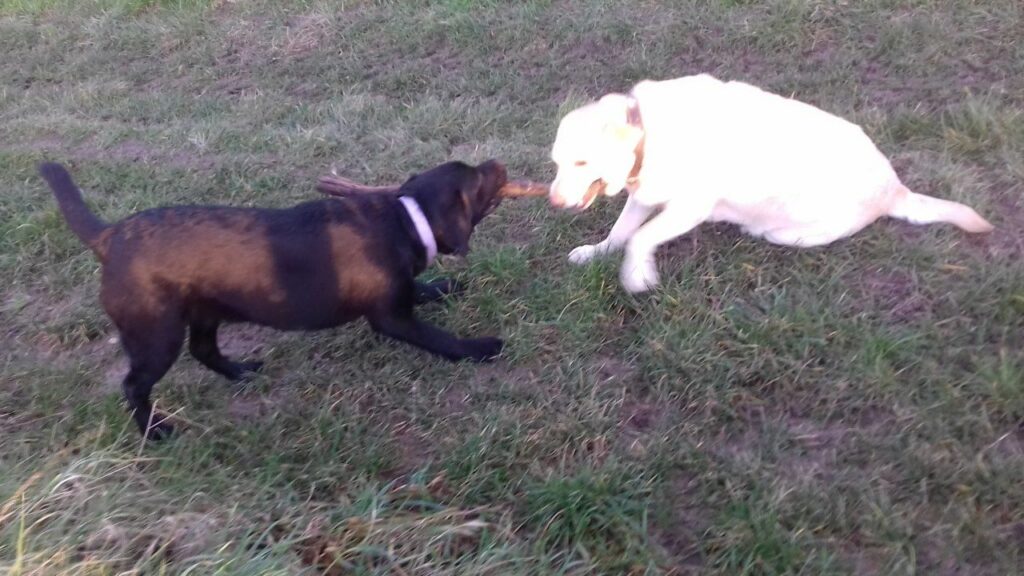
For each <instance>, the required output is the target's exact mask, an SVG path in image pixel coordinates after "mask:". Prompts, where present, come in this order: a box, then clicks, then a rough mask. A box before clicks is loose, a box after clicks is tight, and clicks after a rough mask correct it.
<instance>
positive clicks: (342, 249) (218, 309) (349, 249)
mask: <svg viewBox="0 0 1024 576" xmlns="http://www.w3.org/2000/svg"><path fill="white" fill-rule="evenodd" d="M394 204H397V201H396V200H395V199H394V198H391V197H358V198H345V199H340V200H322V201H317V202H308V203H305V204H300V205H298V206H295V207H292V208H286V209H265V208H232V207H222V206H176V207H170V208H157V209H153V210H146V211H144V212H140V213H138V214H135V215H133V216H130V217H128V218H125V219H124V220H121V221H120V222H117V223H116V224H114V225H112V226H110V227H109V228H107V229H106V230H105V232H104V234H105V239H104V240H105V241H104V249H105V254H104V255H103V256H104V258H103V259H104V261H105V262H106V265H105V266H104V271H103V284H104V289H103V292H104V296H103V299H104V306H105V308H107V311H108V313H110V314H111V315H112V316H114V315H116V314H117V310H116V308H117V307H118V306H119V304H118V302H121V301H122V298H121V295H122V293H126V292H131V293H133V294H153V295H157V299H159V300H164V301H170V300H179V299H180V300H181V302H180V304H181V305H184V306H186V307H187V308H190V309H191V308H193V307H198V308H200V310H199V312H198V313H202V314H209V313H215V314H218V315H222V316H224V318H225V320H232V321H250V322H256V323H259V324H264V325H267V326H271V327H274V328H279V329H316V328H324V327H329V326H334V325H337V324H338V323H341V322H344V321H347V320H350V319H351V318H353V317H355V316H358V315H359V314H360V313H361V312H362V311H363V309H364V307H365V306H366V305H368V304H369V302H368V300H371V299H376V298H377V297H379V295H380V294H381V293H382V292H384V291H385V290H387V289H388V287H389V283H390V279H391V278H392V277H393V276H394V275H395V274H396V273H398V272H399V271H400V269H402V268H406V269H411V267H412V262H411V261H410V260H411V259H410V257H409V254H408V251H403V250H401V249H400V247H401V246H402V242H401V240H403V238H402V235H403V234H405V235H406V236H408V234H407V233H406V232H405V230H404V229H403V227H402V225H401V224H402V223H401V221H400V220H399V219H398V218H397V212H396V210H395V206H394ZM404 240H405V241H406V243H408V241H409V239H408V238H404ZM108 291H112V292H113V293H112V294H108V293H107V292H108ZM140 304H142V303H141V302H140V303H137V304H135V305H133V306H137V305H140Z"/></svg>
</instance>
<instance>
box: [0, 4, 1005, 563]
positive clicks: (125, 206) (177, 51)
mask: <svg viewBox="0 0 1024 576" xmlns="http://www.w3.org/2000/svg"><path fill="white" fill-rule="evenodd" d="M1022 28H1024V8H1022V7H1021V5H1020V3H1019V2H1015V1H1013V0H994V1H990V2H984V3H977V2H968V1H966V0H932V1H927V2H921V1H906V2H903V1H895V0H864V1H860V2H847V3H835V2H818V1H799V2H794V1H791V0H772V1H767V2H748V1H728V2H726V1H722V2H677V3H664V2H635V3H620V2H611V1H603V0H602V1H594V2H561V1H554V0H529V1H524V2H465V1H456V0H437V1H431V2H404V1H402V2H361V1H357V2H298V1H296V2H264V1H256V2H232V1H217V2H210V1H189V2H178V1H171V2H167V1H149V0H109V1H108V0H102V1H95V2H66V1H64V0H0V53H3V54H4V55H5V58H3V59H2V60H0V189H2V190H3V194H0V275H2V276H3V277H4V278H5V279H6V282H5V284H4V286H3V290H2V293H0V326H2V327H3V328H2V331H0V338H2V343H3V346H2V349H0V567H2V568H3V569H4V570H5V571H6V572H8V573H11V574H30V573H31V574H36V573H64V572H74V573H101V574H108V573H122V572H129V573H150V572H158V571H162V572H165V573H193V574H195V573H204V574H205V573H220V574H263V573H275V574H277V573H280V574H283V573H296V572H300V571H303V570H305V571H307V572H311V573H324V574H349V573H357V574H362V573H407V574H446V573H452V574H455V573H489V574H538V573H543V574H548V573H551V574H554V573H559V574H561V573H571V574H582V573H632V574H645V573H651V574H653V573H673V572H674V573H677V574H684V573H695V574H696V573H701V574H704V573H717V574H730V575H732V574H792V573H803V574H833V573H835V574H910V573H927V574H1008V573H1014V572H1016V571H1018V570H1019V566H1021V565H1022V564H1024V558H1022V556H1021V550H1022V549H1024V513H1022V510H1024V428H1022V422H1024V355H1022V353H1021V350H1022V349H1024V240H1022V239H1024V205H1022V184H1021V183H1022V182H1024V116H1022V114H1021V112H1020V111H1021V109H1022V106H1024V43H1022V42H1021V41H1020V30H1021V29H1022ZM700 71H707V72H712V73H715V74H718V75H720V76H723V77H728V78H738V79H744V80H749V81H753V82H755V83H757V84H760V85H762V86H765V87H767V88H770V89H773V90H776V91H779V92H782V93H785V94H793V95H795V96H797V97H799V98H801V99H804V100H807V101H809V102H812V103H815V104H817V105H820V106H823V107H825V108H826V109H829V110H833V111H835V112H838V113H841V114H843V115H846V116H848V117H850V118H852V119H854V120H856V121H858V122H860V123H862V124H863V125H864V126H865V127H866V129H867V130H868V132H869V133H870V134H871V135H872V136H873V137H874V138H876V140H877V141H878V143H879V145H880V146H881V147H882V148H883V149H884V150H885V151H886V152H887V153H889V154H890V155H891V156H892V157H893V158H894V159H895V163H896V164H897V167H898V169H899V170H900V172H901V174H902V175H903V176H904V177H905V179H906V180H907V181H908V182H909V183H910V184H911V185H912V186H913V187H914V188H916V189H919V190H921V191H923V192H930V193H933V194H936V195H939V196H943V197H949V198H955V199H959V200H963V201H966V202H969V203H970V204H972V205H973V206H975V207H977V208H978V209H979V211H981V212H982V213H983V214H985V215H986V216H988V217H990V218H991V220H992V221H993V223H995V225H996V226H997V231H996V232H995V233H993V234H992V235H990V236H989V237H987V238H981V239H979V238H968V237H966V236H965V235H963V234H961V233H959V232H958V231H956V230H952V229H949V228H946V227H910V226H907V225H905V224H902V223H896V222H882V223H879V224H876V225H874V226H872V227H871V228H869V229H868V230H866V231H864V232H863V233H861V234H859V235H857V236H856V237H854V238H853V239H850V240H847V241H843V242H839V243H837V244H835V245H833V246H830V247H827V248H824V249H816V250H793V249H787V248H780V247H775V246H770V245H767V244H765V243H763V242H759V241H755V240H752V239H749V238H746V237H744V236H742V235H741V234H740V233H738V232H737V231H736V230H735V229H732V228H730V227H727V226H710V225H709V226H703V227H701V228H700V229H699V230H697V231H695V232H694V233H692V234H689V235H687V236H686V237H685V238H683V239H681V240H679V241H677V242H675V243H673V245H671V246H668V247H666V248H665V249H664V250H662V252H661V254H660V255H659V258H660V266H661V269H662V272H663V276H664V279H665V286H664V287H663V288H662V289H661V290H659V291H658V292H657V293H656V294H654V295H651V296H646V297H643V298H630V297H628V296H627V295H625V294H624V293H623V292H622V290H621V289H620V288H619V287H618V285H617V280H616V268H617V264H618V261H617V259H615V258H610V259H608V260H604V261H600V262H596V263H594V264H593V265H590V266H587V267H584V268H575V267H570V266H569V265H568V264H567V262H566V260H565V256H566V254H567V253H568V251H569V250H570V249H571V248H572V247H574V246H576V245H578V244H579V243H582V242H590V241H593V240H596V239H598V238H600V237H601V236H602V235H603V234H604V233H605V232H606V231H607V229H608V228H609V227H610V225H611V222H612V221H613V220H614V218H615V215H616V212H617V210H618V209H619V207H620V204H621V201H622V200H621V199H616V200H610V201H607V202H604V203H602V204H600V205H599V206H597V207H595V208H593V209H592V210H590V211H588V212H587V213H585V214H583V215H575V216H574V215H568V214H563V213H558V212H555V211H553V210H550V209H549V208H548V207H547V206H546V205H545V204H544V202H542V201H529V200H524V201H521V202H516V203H513V202H507V203H506V204H505V205H503V206H502V207H501V208H500V209H499V210H498V211H497V213H496V214H494V215H493V216H492V217H490V218H489V219H488V220H487V221H486V222H484V223H483V225H482V226H481V227H480V229H479V232H478V235H477V236H476V238H475V246H474V252H473V253H472V254H471V255H470V257H469V258H468V259H467V260H466V261H463V262H458V261H443V262H441V263H440V264H439V265H438V266H437V267H436V268H435V269H434V270H431V271H430V273H431V274H433V275H437V276H440V275H454V276H456V277H458V278H460V279H461V280H463V281H464V282H466V283H467V284H468V286H469V290H468V291H467V293H466V294H465V296H464V297H462V298H461V299H456V300H452V301H450V302H447V303H446V304H444V305H442V306H439V307H435V308H432V309H430V310H429V312H428V314H429V316H430V317H431V318H432V319H433V320H435V321H437V322H438V323H440V324H442V325H445V326H449V327H451V328H452V329H454V330H456V331H457V332H459V333H461V334H483V333H487V334H491V333H501V334H502V335H503V336H505V337H506V338H507V340H508V348H507V350H508V352H507V354H506V355H505V356H504V357H503V359H501V360H500V361H498V362H497V363H495V364H491V365H486V366H470V365H452V364H448V363H445V362H442V361H438V360H436V359H434V358H432V357H428V356H427V355H425V354H423V353H420V352H417V351H413V350H410V349H409V348H408V347H404V346H402V345H400V344H396V343H392V342H387V341H382V340H380V339H377V338H374V337H372V336H371V333H370V331H369V330H368V329H367V328H366V327H365V326H363V325H359V324H357V325H353V326H348V327H345V328H342V329H339V330H334V331H329V332H325V333H318V334H285V333H278V332H274V331H270V330H263V329H257V328H252V327H244V326H238V327H231V328H229V329H227V330H226V331H225V334H224V340H225V344H224V346H225V348H226V350H227V352H228V353H229V354H230V355H235V356H246V357H250V356H252V357H261V358H263V359H265V360H267V366H266V372H265V374H264V375H262V376H260V377H259V378H257V379H256V380H254V381H252V382H249V383H246V384H244V385H231V384H229V383H227V382H224V381H223V380H221V379H220V378H218V377H216V376H214V375H212V374H210V373H209V372H207V371H205V370H203V369H201V368H200V367H199V366H198V365H197V363H195V362H194V361H192V360H191V359H189V358H187V357H183V358H182V359H181V360H180V361H179V362H178V364H177V365H176V366H175V367H174V368H173V369H172V371H171V373H170V374H169V375H168V376H167V377H166V378H165V379H164V380H163V382H162V383H161V384H160V386H158V388H157V395H156V398H157V401H158V403H159V405H160V406H162V407H164V408H165V409H168V410H171V411H173V412H175V413H176V414H177V415H178V417H179V418H180V419H182V420H183V421H184V422H186V426H185V430H184V432H183V434H182V435H181V436H180V437H179V438H177V439H176V440H175V441H173V442H171V443H168V444H166V445H163V446H158V447H153V448H146V449H141V448H140V446H139V445H138V441H137V437H136V434H135V431H134V430H133V429H132V428H131V427H130V424H129V420H128V418H127V417H126V416H125V414H124V413H123V411H122V408H121V406H120V403H119V388H120V378H121V377H122V375H123V373H124V365H123V360H122V358H121V354H120V352H119V350H118V347H117V345H116V342H112V341H111V338H112V337H113V336H114V332H113V330H112V327H111V326H110V324H109V321H108V320H107V319H106V317H105V316H104V315H103V314H102V312H101V311H100V310H99V307H98V304H97V302H96V292H97V284H98V278H97V272H98V267H97V264H96V263H95V261H94V260H93V258H92V257H91V255H90V254H89V253H87V252H86V251H84V250H83V248H82V247H81V245H80V244H79V243H78V242H77V241H76V240H75V239H74V237H73V236H71V234H70V233H69V232H68V231H67V229H66V227H65V226H64V224H63V222H62V221H61V219H60V217H59V215H58V213H57V211H56V208H55V206H54V203H53V201H52V199H51V197H50V195H49V193H48V192H47V191H46V190H45V189H44V187H43V185H42V183H41V182H40V181H39V179H38V178H37V177H36V176H35V173H34V166H35V163H36V162H38V161H39V160H41V159H43V158H49V159H57V160H62V161H65V162H68V163H70V164H71V165H72V166H73V169H74V172H75V175H76V177H77V178H78V180H79V181H80V183H81V185H82V186H83V188H84V189H85V190H86V196H87V199H88V201H89V202H90V203H91V204H92V205H93V206H94V207H95V208H96V210H97V211H98V212H100V213H101V214H102V215H104V216H105V217H107V218H111V219H113V218H117V217H119V216H121V215H125V214H128V213H130V212H132V211H135V210H138V209H141V208H145V207H150V206H154V205H158V204H164V203H180V202H209V203H230V204H235V205H266V206H282V205H287V204H289V203H293V202H296V201H298V200H300V199H305V198H309V197H311V196H312V195H313V194H314V193H313V191H312V183H313V181H314V179H315V177H316V176H317V175H318V174H320V173H322V172H324V171H325V170H328V169H329V168H331V167H332V166H336V167H337V168H338V169H339V170H340V171H342V172H344V173H346V174H349V175H351V176H353V177H356V178H361V179H365V180H367V181H374V182H392V181H395V180H398V179H400V178H403V177H405V176H407V175H408V174H409V173H411V172H414V171H416V170H420V169H422V168H424V167H427V166H430V165H433V164H436V163H438V162H441V161H444V160H446V159H449V158H459V159H467V160H471V161H475V160H480V159H484V158H487V157H500V158H501V159H503V160H505V161H506V162H507V163H508V164H509V166H510V169H511V170H512V171H513V172H514V173H515V174H517V175H521V176H525V177H530V178H534V179H547V178H549V177H550V176H551V173H552V170H551V166H550V164H549V163H548V162H547V153H548V147H549V146H550V143H551V139H552V137H553V134H554V130H555V127H556V125H557V120H558V118H559V116H560V114H562V113H564V112H565V111H566V110H567V109H569V108H571V107H572V106H575V105H577V104H579V103H581V102H583V101H586V100H587V99H589V98H593V97H596V96H598V95H600V94H602V93H604V92H606V91H610V90H623V89H626V88H628V87H629V86H630V84H631V83H633V82H635V81H636V80H639V79H641V78H644V77H670V76H677V75H682V74H687V73H694V72H700Z"/></svg>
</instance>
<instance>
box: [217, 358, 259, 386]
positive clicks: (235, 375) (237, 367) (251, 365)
mask: <svg viewBox="0 0 1024 576" xmlns="http://www.w3.org/2000/svg"><path fill="white" fill-rule="evenodd" d="M261 368H263V362H260V361H257V360H252V361H250V362H232V363H231V366H230V368H229V369H228V370H227V372H226V373H225V374H224V375H225V376H227V378H228V379H229V380H232V381H234V382H238V381H241V380H246V379H247V378H249V377H250V376H252V375H254V374H256V373H258V372H259V371H260V369H261Z"/></svg>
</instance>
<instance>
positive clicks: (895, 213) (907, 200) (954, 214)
mask: <svg viewBox="0 0 1024 576" xmlns="http://www.w3.org/2000/svg"><path fill="white" fill-rule="evenodd" d="M900 188H902V190H901V191H900V192H902V193H901V194H899V200H897V201H896V203H895V204H893V206H892V208H891V209H890V210H889V216H892V217H893V218H899V219H901V220H906V221H908V222H913V223H914V224H931V223H933V222H948V223H950V224H954V225H956V226H958V227H960V228H961V229H963V230H966V231H967V232H971V233H981V232H991V231H992V230H993V226H992V225H991V224H989V222H988V220H985V219H984V218H982V217H981V215H979V214H978V213H977V212H975V211H974V210H973V209H972V208H971V207H969V206H964V205H963V204H960V203H958V202H950V201H949V200H942V199H939V198H932V197H931V196H925V195H924V194H916V193H914V192H911V191H910V190H909V189H908V188H906V187H905V186H902V185H901V186H900Z"/></svg>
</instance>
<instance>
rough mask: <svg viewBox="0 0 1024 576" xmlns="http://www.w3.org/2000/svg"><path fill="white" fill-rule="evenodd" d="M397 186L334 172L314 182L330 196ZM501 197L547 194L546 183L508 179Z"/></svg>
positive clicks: (387, 191)
mask: <svg viewBox="0 0 1024 576" xmlns="http://www.w3.org/2000/svg"><path fill="white" fill-rule="evenodd" d="M398 188H399V187H398V186H367V185H366V184H360V183H358V182H353V181H352V180H349V179H348V178H342V177H341V176H336V175H334V174H331V175H328V176H321V177H320V180H319V181H318V182H317V184H316V189H317V190H319V191H320V192H322V193H324V194H328V195H330V196H345V195H346V194H382V193H383V194H394V193H396V192H398ZM499 194H501V196H502V197H503V198H527V197H535V196H547V195H548V185H547V184H540V183H537V182H531V181H529V180H510V181H509V182H508V183H507V184H505V185H504V186H502V187H501V191H500V192H499Z"/></svg>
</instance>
